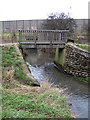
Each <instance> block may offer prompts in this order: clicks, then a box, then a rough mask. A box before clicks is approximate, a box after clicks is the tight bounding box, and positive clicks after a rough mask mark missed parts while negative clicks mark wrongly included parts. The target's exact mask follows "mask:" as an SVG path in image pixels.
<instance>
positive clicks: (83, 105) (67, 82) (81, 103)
mask: <svg viewBox="0 0 90 120" xmlns="http://www.w3.org/2000/svg"><path fill="white" fill-rule="evenodd" d="M27 51H28V56H26V57H25V59H26V62H27V64H28V66H29V69H30V71H31V74H32V75H33V76H34V77H35V78H36V79H37V80H38V82H40V83H41V82H43V81H44V80H46V79H47V78H48V79H49V81H50V82H52V83H54V84H55V85H57V86H58V88H62V89H64V88H67V90H66V91H65V93H64V94H68V95H69V98H68V101H67V103H68V104H70V109H71V110H72V112H73V113H74V114H75V115H76V116H77V118H88V85H86V84H84V83H82V82H80V81H77V80H75V79H74V78H73V76H70V75H68V74H65V73H63V72H61V71H59V70H58V69H57V68H56V67H55V64H54V63H53V61H54V56H53V57H52V56H51V55H50V54H47V53H45V52H42V51H40V50H39V49H38V50H37V49H28V50H27Z"/></svg>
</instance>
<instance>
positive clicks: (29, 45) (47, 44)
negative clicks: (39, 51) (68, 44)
mask: <svg viewBox="0 0 90 120" xmlns="http://www.w3.org/2000/svg"><path fill="white" fill-rule="evenodd" d="M20 44H21V46H22V48H64V46H65V42H52V44H50V42H36V43H35V42H20Z"/></svg>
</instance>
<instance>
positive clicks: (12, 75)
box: [2, 46, 31, 87]
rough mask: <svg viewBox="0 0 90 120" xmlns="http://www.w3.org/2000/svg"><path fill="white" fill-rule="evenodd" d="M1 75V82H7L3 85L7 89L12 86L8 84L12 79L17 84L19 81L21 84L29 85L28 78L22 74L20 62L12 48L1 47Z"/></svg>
mask: <svg viewBox="0 0 90 120" xmlns="http://www.w3.org/2000/svg"><path fill="white" fill-rule="evenodd" d="M2 73H3V82H5V83H6V82H7V84H3V85H6V86H7V87H8V86H9V87H11V86H12V85H11V84H10V83H12V80H14V79H17V80H18V81H19V82H20V81H21V82H22V83H23V84H31V81H30V78H28V77H27V76H25V75H24V73H23V69H22V64H21V61H20V60H19V57H18V56H17V53H16V51H15V48H14V46H10V47H2ZM8 81H9V82H10V83H8ZM6 86H5V87H6ZM12 87H13V86H12Z"/></svg>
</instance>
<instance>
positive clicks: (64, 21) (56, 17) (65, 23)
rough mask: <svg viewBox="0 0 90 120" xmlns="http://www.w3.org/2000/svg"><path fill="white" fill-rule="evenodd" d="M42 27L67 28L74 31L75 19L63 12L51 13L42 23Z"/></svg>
mask: <svg viewBox="0 0 90 120" xmlns="http://www.w3.org/2000/svg"><path fill="white" fill-rule="evenodd" d="M42 27H43V29H51V30H69V31H70V32H74V29H75V27H76V23H75V20H74V19H73V18H71V17H70V16H69V14H68V15H66V14H65V13H63V12H62V13H51V14H50V15H49V16H48V19H47V20H46V22H45V23H43V24H42Z"/></svg>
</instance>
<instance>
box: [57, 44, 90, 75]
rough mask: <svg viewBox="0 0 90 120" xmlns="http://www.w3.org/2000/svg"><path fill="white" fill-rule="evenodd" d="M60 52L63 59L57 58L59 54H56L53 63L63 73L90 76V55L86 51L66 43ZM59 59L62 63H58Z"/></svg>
mask: <svg viewBox="0 0 90 120" xmlns="http://www.w3.org/2000/svg"><path fill="white" fill-rule="evenodd" d="M56 52H57V51H56ZM62 52H63V55H62V58H64V59H62V58H59V56H60V55H59V54H60V53H56V58H55V62H56V63H57V64H59V65H61V66H62V67H63V68H64V71H65V72H67V73H69V74H72V75H76V76H82V77H88V76H90V75H89V71H90V53H89V52H88V51H87V50H83V49H81V48H79V47H76V46H75V45H74V44H72V43H67V44H66V46H65V48H64V50H63V51H62ZM58 55H59V56H58ZM57 56H58V58H57ZM60 59H61V60H63V61H62V62H60ZM61 63H63V64H61Z"/></svg>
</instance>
